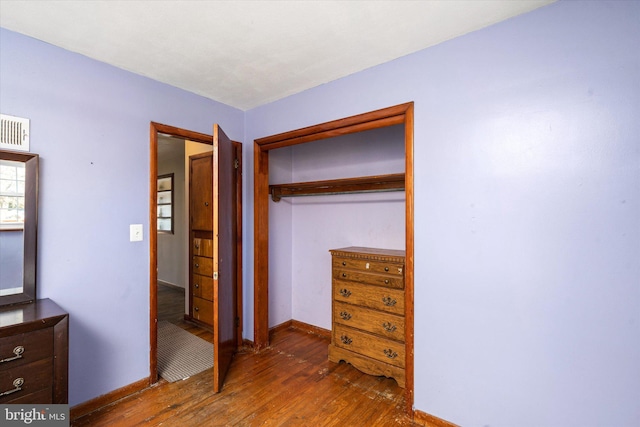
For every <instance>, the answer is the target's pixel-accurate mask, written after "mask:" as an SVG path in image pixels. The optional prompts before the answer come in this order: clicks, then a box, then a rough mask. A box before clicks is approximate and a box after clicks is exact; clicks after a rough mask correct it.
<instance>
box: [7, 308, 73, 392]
mask: <svg viewBox="0 0 640 427" xmlns="http://www.w3.org/2000/svg"><path fill="white" fill-rule="evenodd" d="M68 320H69V316H68V315H67V313H65V312H64V311H62V309H61V308H60V307H58V306H57V305H56V304H55V303H54V302H53V301H51V300H49V299H43V300H37V301H35V302H33V303H29V304H22V305H15V306H8V307H2V308H0V404H7V403H12V404H17V403H22V404H48V403H67V399H68V375H67V373H68V359H69V357H68V354H69V350H68V330H69V323H68Z"/></svg>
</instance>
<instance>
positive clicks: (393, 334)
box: [333, 301, 404, 342]
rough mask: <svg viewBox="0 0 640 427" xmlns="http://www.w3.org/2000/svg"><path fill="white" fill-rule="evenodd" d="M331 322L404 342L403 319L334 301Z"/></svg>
mask: <svg viewBox="0 0 640 427" xmlns="http://www.w3.org/2000/svg"><path fill="white" fill-rule="evenodd" d="M333 304H334V305H333V310H334V311H333V321H334V322H335V323H340V324H343V325H345V326H350V327H352V328H356V329H361V330H364V331H366V332H371V333H374V334H376V335H381V336H384V337H386V338H390V339H393V340H396V341H400V342H404V317H403V316H398V315H395V314H390V313H385V312H381V311H377V310H371V309H369V308H364V307H359V306H357V305H352V304H345V303H343V302H339V301H334V303H333Z"/></svg>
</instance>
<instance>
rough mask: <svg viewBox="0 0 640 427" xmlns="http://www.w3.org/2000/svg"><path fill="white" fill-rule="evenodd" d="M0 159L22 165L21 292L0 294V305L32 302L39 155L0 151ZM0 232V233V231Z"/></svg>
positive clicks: (34, 281) (35, 258)
mask: <svg viewBox="0 0 640 427" xmlns="http://www.w3.org/2000/svg"><path fill="white" fill-rule="evenodd" d="M0 160H10V161H14V162H22V163H24V164H25V188H24V197H25V199H24V228H23V239H24V257H23V272H22V293H19V294H13V295H4V296H0V306H5V305H12V304H21V303H28V302H33V301H34V300H35V299H36V260H37V256H38V175H39V163H40V157H39V156H38V155H37V154H33V153H23V152H17V151H7V150H0ZM0 233H2V232H1V231H0Z"/></svg>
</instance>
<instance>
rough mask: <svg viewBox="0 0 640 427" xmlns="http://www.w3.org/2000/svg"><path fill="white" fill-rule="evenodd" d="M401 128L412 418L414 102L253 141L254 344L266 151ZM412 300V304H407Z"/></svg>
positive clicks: (262, 307) (265, 289)
mask: <svg viewBox="0 0 640 427" xmlns="http://www.w3.org/2000/svg"><path fill="white" fill-rule="evenodd" d="M398 124H404V148H405V196H406V202H405V229H406V231H405V233H406V236H405V269H406V271H405V301H406V303H405V322H406V330H405V346H406V360H405V375H406V388H405V405H406V407H405V412H406V413H407V414H408V415H409V416H411V417H413V392H414V390H413V387H414V355H413V353H414V342H413V339H414V190H413V177H414V170H413V128H414V107H413V101H412V102H408V103H405V104H400V105H396V106H393V107H388V108H383V109H380V110H375V111H371V112H368V113H364V114H359V115H355V116H351V117H346V118H343V119H338V120H333V121H330V122H326V123H321V124H318V125H314V126H309V127H305V128H301V129H297V130H293V131H289V132H284V133H280V134H277V135H272V136H267V137H264V138H259V139H256V140H254V146H253V154H254V177H253V178H254V196H253V197H254V198H253V203H254V216H253V221H254V242H253V250H254V255H253V256H254V305H253V315H254V345H255V348H256V350H260V349H263V348H266V347H267V346H268V345H269V151H270V150H273V149H276V148H283V147H290V146H293V145H297V144H303V143H306V142H311V141H320V140H324V139H327V138H332V137H336V136H341V135H347V134H351V133H356V132H362V131H366V130H372V129H378V128H382V127H387V126H393V125H398ZM409 302H410V303H409Z"/></svg>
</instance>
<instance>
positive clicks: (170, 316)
mask: <svg viewBox="0 0 640 427" xmlns="http://www.w3.org/2000/svg"><path fill="white" fill-rule="evenodd" d="M184 294H185V291H184V289H180V288H178V287H174V286H167V285H165V284H163V283H160V282H158V322H159V321H161V320H167V321H169V322H171V323H176V324H177V323H180V322H181V321H183V319H184V311H185V310H184V300H185V295H184Z"/></svg>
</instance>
